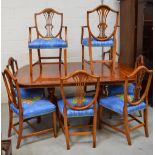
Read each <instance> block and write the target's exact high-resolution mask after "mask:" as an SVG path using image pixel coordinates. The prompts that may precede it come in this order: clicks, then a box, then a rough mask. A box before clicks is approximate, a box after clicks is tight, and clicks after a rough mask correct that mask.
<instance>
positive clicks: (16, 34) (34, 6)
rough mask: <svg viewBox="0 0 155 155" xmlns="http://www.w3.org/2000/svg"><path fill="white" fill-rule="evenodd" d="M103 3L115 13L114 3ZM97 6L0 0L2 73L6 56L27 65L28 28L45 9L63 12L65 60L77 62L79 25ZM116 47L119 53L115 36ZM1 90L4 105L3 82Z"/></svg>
mask: <svg viewBox="0 0 155 155" xmlns="http://www.w3.org/2000/svg"><path fill="white" fill-rule="evenodd" d="M104 3H105V4H107V5H109V6H111V7H112V8H114V9H116V10H119V2H117V1H116V0H104ZM99 4H100V0H91V1H89V0H78V1H77V0H52V1H50V0H44V1H41V0H40V1H39V0H33V1H32V0H26V1H22V0H13V1H11V0H2V49H1V58H2V64H1V69H2V71H3V69H4V68H5V66H6V64H7V60H8V58H9V57H10V56H12V57H14V58H15V59H17V61H18V65H19V67H21V66H23V65H26V64H28V62H29V59H28V48H27V41H28V27H29V26H33V25H34V17H33V15H34V13H35V12H38V11H40V10H42V9H43V8H47V7H48V8H49V7H52V8H54V9H55V10H58V11H59V12H63V13H64V25H66V26H68V41H69V47H68V61H81V45H80V37H81V26H82V25H86V11H87V10H90V9H92V8H94V7H96V6H97V5H99ZM118 34H119V31H118ZM117 44H118V46H117V48H118V52H119V37H118V42H117ZM95 50H96V49H95ZM97 56H98V57H99V56H100V55H99V54H97ZM1 88H2V89H1V90H2V91H1V95H2V99H1V101H2V103H5V102H7V94H6V91H5V87H4V83H3V79H2V82H1Z"/></svg>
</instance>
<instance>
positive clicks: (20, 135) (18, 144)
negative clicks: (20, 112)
mask: <svg viewBox="0 0 155 155" xmlns="http://www.w3.org/2000/svg"><path fill="white" fill-rule="evenodd" d="M18 132H19V133H18V140H17V146H16V148H17V149H19V147H20V143H21V140H22V132H23V118H20V116H19V130H18Z"/></svg>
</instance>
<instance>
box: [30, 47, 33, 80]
mask: <svg viewBox="0 0 155 155" xmlns="http://www.w3.org/2000/svg"><path fill="white" fill-rule="evenodd" d="M29 65H30V77H31V79H32V76H33V75H32V49H29Z"/></svg>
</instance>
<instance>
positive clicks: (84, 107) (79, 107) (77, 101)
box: [58, 70, 100, 150]
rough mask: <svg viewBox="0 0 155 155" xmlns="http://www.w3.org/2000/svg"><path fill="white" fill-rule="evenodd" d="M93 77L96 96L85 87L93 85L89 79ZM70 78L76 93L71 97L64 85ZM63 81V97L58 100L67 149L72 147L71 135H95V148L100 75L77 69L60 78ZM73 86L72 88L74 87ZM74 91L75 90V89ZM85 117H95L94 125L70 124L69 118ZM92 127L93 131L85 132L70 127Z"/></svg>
mask: <svg viewBox="0 0 155 155" xmlns="http://www.w3.org/2000/svg"><path fill="white" fill-rule="evenodd" d="M90 79H93V80H94V81H96V93H95V95H94V96H86V94H85V91H84V87H85V85H91V83H89V80H90ZM66 80H69V81H72V82H73V85H74V84H75V85H74V86H73V87H74V88H75V93H74V95H72V96H71V97H69V96H68V97H67V95H66V93H65V91H64V87H65V81H66ZM60 83H61V96H62V99H59V100H58V108H59V120H60V123H61V127H62V130H63V132H64V134H65V137H66V145H67V150H69V149H70V144H69V136H79V135H81V136H84V135H92V136H93V148H95V147H96V119H97V97H98V93H99V84H100V77H99V76H95V75H91V74H89V73H87V72H85V71H83V70H77V71H75V72H73V73H72V74H70V75H68V76H67V77H63V78H61V79H60ZM73 87H72V89H73ZM73 92H74V90H73ZM75 117H76V118H77V117H79V118H84V117H93V125H85V126H83V125H74V126H73V125H68V119H69V118H75ZM85 127H86V128H92V131H83V132H71V131H69V129H70V128H85Z"/></svg>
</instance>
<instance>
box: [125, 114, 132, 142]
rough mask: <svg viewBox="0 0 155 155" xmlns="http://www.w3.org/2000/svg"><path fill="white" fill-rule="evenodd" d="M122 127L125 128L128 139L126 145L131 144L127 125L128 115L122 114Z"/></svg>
mask: <svg viewBox="0 0 155 155" xmlns="http://www.w3.org/2000/svg"><path fill="white" fill-rule="evenodd" d="M124 128H125V135H126V138H127V141H128V145H131V138H130V131H129V126H128V115H127V114H124Z"/></svg>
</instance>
